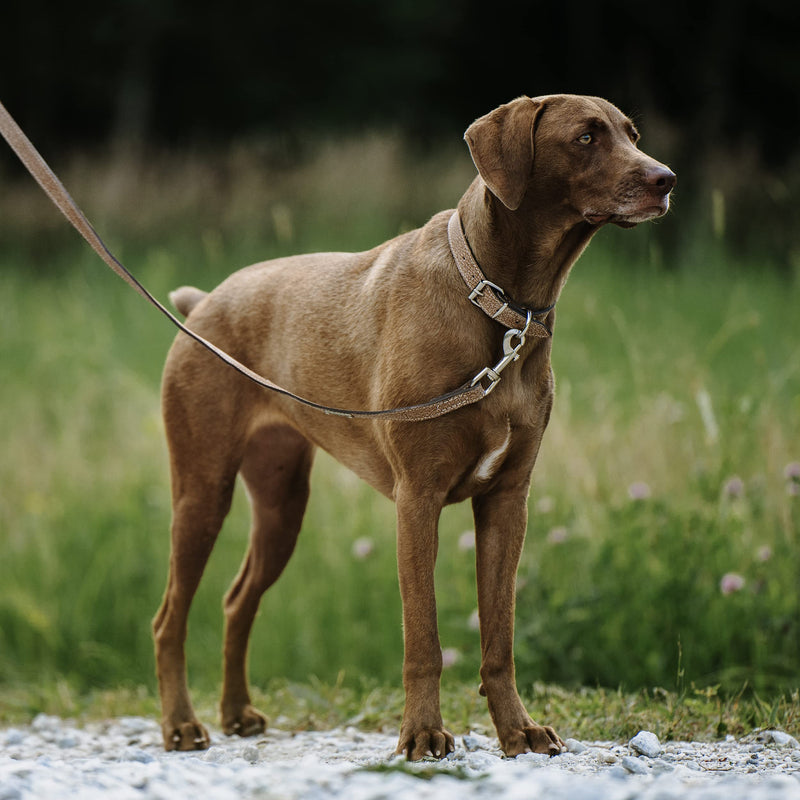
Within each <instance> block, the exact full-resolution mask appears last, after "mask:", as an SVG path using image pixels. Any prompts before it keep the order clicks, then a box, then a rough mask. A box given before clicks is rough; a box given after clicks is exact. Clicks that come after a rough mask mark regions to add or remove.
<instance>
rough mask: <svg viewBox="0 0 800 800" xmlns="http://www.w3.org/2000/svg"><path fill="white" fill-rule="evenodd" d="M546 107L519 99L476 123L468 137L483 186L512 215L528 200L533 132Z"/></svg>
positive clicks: (470, 129)
mask: <svg viewBox="0 0 800 800" xmlns="http://www.w3.org/2000/svg"><path fill="white" fill-rule="evenodd" d="M543 105H544V104H543V103H542V101H541V100H531V98H530V97H518V98H517V99H516V100H512V101H511V102H510V103H506V104H505V105H502V106H500V107H499V108H496V109H495V110H494V111H490V112H489V113H488V114H486V115H485V116H483V117H480V118H479V119H476V120H475V122H473V123H472V125H470V126H469V128H467V132H466V133H465V134H464V138H465V139H466V141H467V145H469V152H470V154H471V155H472V160H473V161H474V162H475V166H476V167H477V168H478V172H479V173H480V176H481V178H483V182H484V183H485V184H486V185H487V186H488V187H489V190H490V191H491V192H492V194H493V195H494V196H495V197H497V199H498V200H500V201H501V202H502V203H503V205H504V206H506V207H507V208H509V209H510V210H511V211H516V209H518V208H519V206H520V203H522V198H523V197H524V196H525V189H526V188H527V185H528V178H529V176H530V173H531V169H532V167H533V128H534V123H535V122H536V118H537V116H538V115H539V113H540V112H541V110H542V108H543Z"/></svg>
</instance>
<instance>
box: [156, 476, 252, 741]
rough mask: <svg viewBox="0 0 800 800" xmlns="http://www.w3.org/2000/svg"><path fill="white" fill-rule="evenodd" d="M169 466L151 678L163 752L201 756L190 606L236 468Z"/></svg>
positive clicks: (203, 735)
mask: <svg viewBox="0 0 800 800" xmlns="http://www.w3.org/2000/svg"><path fill="white" fill-rule="evenodd" d="M176 472H177V470H176V468H175V465H174V463H173V518H172V538H171V552H170V562H169V577H168V579H167V588H166V591H165V593H164V599H163V602H162V604H161V608H160V609H159V611H158V613H157V614H156V617H155V619H154V620H153V634H154V639H155V651H156V672H157V674H158V684H159V691H160V694H161V713H162V732H163V735H164V747H165V748H166V749H167V750H201V749H204V748H206V747H208V745H209V743H210V742H209V738H208V733H207V731H206V730H205V728H204V727H203V726H202V725H201V724H200V723H199V722H198V720H197V718H196V717H195V714H194V711H193V709H192V704H191V701H190V699H189V689H188V686H187V681H186V658H185V654H184V642H185V641H186V629H187V617H188V614H189V606H190V605H191V602H192V599H193V598H194V594H195V591H196V590H197V586H198V584H199V583H200V578H201V577H202V575H203V570H204V569H205V565H206V562H207V561H208V557H209V555H211V550H212V548H213V547H214V542H215V541H216V539H217V534H218V533H219V530H220V528H221V527H222V522H223V520H224V519H225V516H226V514H227V513H228V510H229V508H230V501H231V497H232V494H233V487H234V482H235V478H236V468H235V466H233V467H229V468H228V470H227V471H226V472H224V473H220V474H218V475H204V476H202V478H201V477H200V476H199V475H187V474H186V473H185V472H184V473H181V474H180V475H179V476H178V475H176Z"/></svg>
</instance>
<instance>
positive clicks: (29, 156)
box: [0, 103, 494, 422]
mask: <svg viewBox="0 0 800 800" xmlns="http://www.w3.org/2000/svg"><path fill="white" fill-rule="evenodd" d="M0 133H2V134H3V137H4V138H5V140H6V141H7V142H8V143H9V145H10V146H11V149H12V150H13V151H14V152H15V153H16V154H17V156H18V157H19V159H20V161H22V163H23V164H24V165H25V167H26V168H27V169H28V172H30V173H31V175H32V176H33V177H34V178H35V179H36V181H37V183H38V184H39V185H40V186H41V187H42V189H44V191H45V193H46V194H47V196H48V197H49V198H50V199H51V200H52V201H53V203H54V204H55V205H56V207H57V208H58V209H59V211H61V213H62V214H63V215H64V216H65V217H66V218H67V219H68V220H69V221H70V223H71V224H72V225H73V227H74V228H75V229H76V230H77V231H78V233H80V235H81V236H83V238H84V239H85V240H86V241H87V242H88V243H89V244H90V245H91V247H92V249H93V250H94V251H95V252H96V253H97V255H99V256H100V258H102V259H103V261H105V263H106V264H107V265H108V266H109V267H111V269H112V270H114V272H116V274H117V275H119V277H120V278H122V279H123V280H124V281H125V282H126V283H127V284H128V285H130V286H131V287H133V288H134V289H135V290H136V291H137V292H138V293H139V294H140V295H141V296H142V297H144V298H145V299H146V300H147V301H148V302H149V303H151V304H152V305H153V306H155V307H156V308H157V309H158V310H159V311H160V312H161V313H162V314H163V315H164V316H165V317H167V319H169V320H170V321H171V322H172V324H173V325H175V326H176V327H177V328H179V329H180V330H181V331H183V333H185V334H186V335H187V336H190V337H191V338H192V339H194V340H195V341H196V342H198V343H199V344H201V345H202V346H203V347H205V348H206V349H207V350H209V351H210V352H212V353H213V354H214V355H215V356H217V357H218V358H220V359H222V361H224V362H225V363H226V364H228V365H229V366H231V367H233V369H235V370H236V371H237V372H239V373H241V374H242V375H244V376H245V377H247V378H249V379H250V380H251V381H253V382H254V383H257V384H258V385H259V386H263V387H264V388H265V389H270V390H271V391H273V392H278V393H279V394H282V395H285V396H286V397H289V398H291V399H292V400H296V401H297V402H298V403H302V404H303V405H306V406H310V407H311V408H316V409H317V410H319V411H323V412H324V413H326V414H333V415H336V416H342V417H369V418H374V417H378V418H381V419H389V420H398V421H404V422H419V421H422V420H426V419H434V418H435V417H441V416H443V415H444V414H449V413H450V412H451V411H455V410H456V409H458V408H462V407H463V406H467V405H470V404H472V403H477V402H478V401H479V400H482V399H483V398H484V397H486V395H487V394H488V393H489V392H490V391H491V390H492V388H494V384H493V383H492V384H490V385H489V387H488V388H487V389H484V388H483V385H482V383H481V380H482V378H480V377H479V376H480V375H481V373H478V376H476V377H475V378H474V379H473V380H472V381H471V382H469V383H465V384H464V385H463V386H460V387H459V388H458V389H455V390H453V391H452V392H448V393H447V394H443V395H441V396H440V397H435V398H434V399H433V400H428V401H427V402H425V403H419V404H417V405H411V406H404V407H402V408H391V409H385V410H382V411H353V410H348V409H343V408H331V407H329V406H324V405H322V404H320V403H315V402H313V401H312V400H308V399H306V398H304V397H298V395H296V394H293V393H292V392H290V391H289V390H288V389H284V388H283V387H281V386H278V385H277V384H275V383H273V382H272V381H270V380H268V379H267V378H264V377H262V376H261V375H259V374H258V373H256V372H253V370H251V369H250V368H249V367H246V366H245V365H244V364H242V363H240V362H239V361H237V360H236V359H235V358H233V356H230V355H228V353H226V352H225V351H224V350H221V349H220V348H219V347H217V346H216V345H215V344H212V343H211V342H209V341H208V340H207V339H204V338H203V337H202V336H200V335H199V334H197V333H195V332H194V331H192V330H190V329H189V328H188V327H186V325H184V324H183V322H181V321H180V320H179V319H178V318H177V317H176V316H175V315H174V314H172V313H171V312H170V311H169V309H167V308H165V307H164V306H163V305H162V304H161V303H160V302H159V301H158V300H157V299H156V298H155V297H154V296H153V295H152V294H150V292H149V291H148V290H147V289H146V288H145V287H144V286H143V285H142V284H141V283H139V281H138V280H137V279H136V278H135V277H134V276H133V275H132V274H131V273H130V272H129V271H128V270H127V269H126V268H125V267H124V266H123V265H122V263H121V262H120V261H118V260H117V258H116V257H115V256H114V254H113V253H112V252H111V251H110V250H109V249H108V247H106V245H105V243H104V242H103V240H102V239H101V238H100V236H99V235H98V234H97V231H95V229H94V228H93V227H92V225H91V223H90V222H89V220H88V219H86V217H85V215H84V214H83V212H82V211H81V210H80V208H78V205H77V203H76V202H75V201H74V200H73V199H72V197H71V196H70V194H69V192H68V191H67V190H66V189H65V188H64V185H63V184H62V183H61V181H60V180H59V179H58V178H57V177H56V175H55V173H54V172H53V170H51V169H50V167H49V166H48V165H47V162H46V161H45V160H44V159H43V158H42V156H41V155H40V154H39V152H38V151H37V150H36V148H35V147H34V146H33V144H32V143H31V142H30V140H29V139H28V137H27V136H26V135H25V134H24V133H23V132H22V129H21V128H20V127H19V125H17V123H16V122H15V121H14V119H13V118H12V117H11V115H10V114H9V113H8V111H6V108H5V106H4V105H3V104H2V103H0Z"/></svg>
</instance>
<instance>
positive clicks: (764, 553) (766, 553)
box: [756, 544, 772, 561]
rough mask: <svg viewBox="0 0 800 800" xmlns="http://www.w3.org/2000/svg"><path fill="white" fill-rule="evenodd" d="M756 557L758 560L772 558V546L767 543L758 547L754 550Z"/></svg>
mask: <svg viewBox="0 0 800 800" xmlns="http://www.w3.org/2000/svg"><path fill="white" fill-rule="evenodd" d="M756 558H757V559H758V560H759V561H769V560H770V559H771V558H772V548H771V547H770V546H769V545H766V544H765V545H764V546H763V547H759V548H758V551H757V552H756Z"/></svg>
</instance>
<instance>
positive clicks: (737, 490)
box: [723, 475, 744, 497]
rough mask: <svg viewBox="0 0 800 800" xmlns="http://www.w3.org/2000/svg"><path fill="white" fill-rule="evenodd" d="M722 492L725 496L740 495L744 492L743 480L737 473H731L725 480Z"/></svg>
mask: <svg viewBox="0 0 800 800" xmlns="http://www.w3.org/2000/svg"><path fill="white" fill-rule="evenodd" d="M723 492H724V493H725V495H726V496H727V497H741V496H742V495H743V494H744V481H743V480H742V479H741V478H740V477H739V476H738V475H733V476H732V477H730V478H728V480H727V481H725V486H724V487H723Z"/></svg>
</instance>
